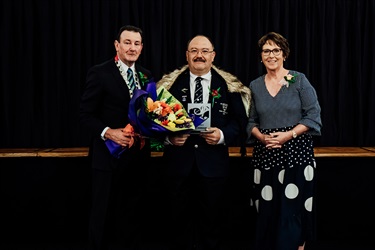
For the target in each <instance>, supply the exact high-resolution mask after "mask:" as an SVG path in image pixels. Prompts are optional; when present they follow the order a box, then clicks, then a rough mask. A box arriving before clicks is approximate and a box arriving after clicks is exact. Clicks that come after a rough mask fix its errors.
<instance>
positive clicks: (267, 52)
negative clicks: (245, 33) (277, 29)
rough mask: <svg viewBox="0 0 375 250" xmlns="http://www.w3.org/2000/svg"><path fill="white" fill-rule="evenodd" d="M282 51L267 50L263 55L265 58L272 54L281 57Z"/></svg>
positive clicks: (263, 51)
mask: <svg viewBox="0 0 375 250" xmlns="http://www.w3.org/2000/svg"><path fill="white" fill-rule="evenodd" d="M281 51H282V49H273V50H270V49H265V50H262V53H263V55H265V56H269V55H270V54H271V52H272V53H273V54H274V55H275V56H278V55H280V53H281Z"/></svg>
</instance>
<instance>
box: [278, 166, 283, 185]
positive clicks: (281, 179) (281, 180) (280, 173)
mask: <svg viewBox="0 0 375 250" xmlns="http://www.w3.org/2000/svg"><path fill="white" fill-rule="evenodd" d="M284 174H285V169H282V170H281V171H280V172H279V176H278V178H279V182H280V183H281V184H283V183H284Z"/></svg>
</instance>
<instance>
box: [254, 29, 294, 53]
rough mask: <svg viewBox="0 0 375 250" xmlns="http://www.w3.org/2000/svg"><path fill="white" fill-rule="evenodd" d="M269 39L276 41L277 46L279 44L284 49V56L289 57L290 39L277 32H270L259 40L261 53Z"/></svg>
mask: <svg viewBox="0 0 375 250" xmlns="http://www.w3.org/2000/svg"><path fill="white" fill-rule="evenodd" d="M268 40H270V41H272V42H274V43H275V44H276V45H277V46H279V47H280V48H281V49H282V51H283V55H284V57H285V58H288V56H289V53H290V49H289V43H288V40H287V39H286V38H285V37H283V36H282V35H280V34H279V33H276V32H269V33H267V34H265V35H264V36H262V37H261V38H260V39H259V41H258V47H259V50H260V51H259V53H262V49H263V45H265V44H266V43H267V41H268Z"/></svg>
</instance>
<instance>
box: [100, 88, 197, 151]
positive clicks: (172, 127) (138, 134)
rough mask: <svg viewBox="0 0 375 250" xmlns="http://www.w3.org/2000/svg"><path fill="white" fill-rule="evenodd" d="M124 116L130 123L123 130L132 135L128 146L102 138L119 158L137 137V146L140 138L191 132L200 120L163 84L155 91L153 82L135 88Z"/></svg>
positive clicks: (141, 145)
mask: <svg viewBox="0 0 375 250" xmlns="http://www.w3.org/2000/svg"><path fill="white" fill-rule="evenodd" d="M128 117H129V120H130V123H129V124H127V125H126V127H125V128H124V130H123V131H124V132H130V133H132V134H133V135H134V136H133V138H132V140H133V142H132V143H131V144H130V145H129V146H128V147H122V146H121V145H118V144H117V143H115V142H114V141H112V140H106V141H105V144H106V145H107V148H108V150H109V151H110V153H111V154H112V155H113V156H114V157H116V158H120V156H121V154H122V153H124V152H125V151H126V150H127V149H129V148H130V147H132V146H133V144H134V141H137V140H139V142H140V143H139V145H140V148H142V147H143V146H144V138H145V137H149V138H163V137H164V136H166V135H167V134H169V133H174V132H181V131H187V132H189V131H191V130H194V129H195V127H197V126H199V125H200V124H201V123H202V122H203V119H201V118H200V117H199V116H195V115H189V114H188V113H187V112H186V110H185V108H184V107H183V106H182V104H181V103H180V102H179V101H178V100H177V99H176V98H175V97H174V96H173V95H172V94H171V93H169V91H168V90H166V89H165V88H164V87H160V88H159V89H157V90H156V83H155V82H150V83H148V85H147V89H146V91H144V90H140V89H137V90H135V91H134V93H133V97H132V99H131V100H130V104H129V112H128Z"/></svg>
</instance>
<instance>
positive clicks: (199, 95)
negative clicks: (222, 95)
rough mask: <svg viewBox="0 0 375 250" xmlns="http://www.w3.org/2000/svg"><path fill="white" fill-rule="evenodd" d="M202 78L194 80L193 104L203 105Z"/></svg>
mask: <svg viewBox="0 0 375 250" xmlns="http://www.w3.org/2000/svg"><path fill="white" fill-rule="evenodd" d="M202 79H203V78H202V77H199V76H198V77H197V78H195V93H194V103H203V88H202V83H201V81H202Z"/></svg>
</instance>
